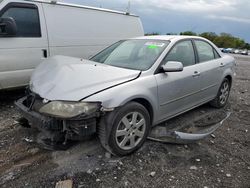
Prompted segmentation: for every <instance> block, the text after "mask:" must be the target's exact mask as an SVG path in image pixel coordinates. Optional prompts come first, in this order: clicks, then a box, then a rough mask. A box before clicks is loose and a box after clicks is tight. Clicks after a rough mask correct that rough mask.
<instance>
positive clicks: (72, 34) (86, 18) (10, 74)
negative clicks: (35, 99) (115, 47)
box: [0, 0, 144, 89]
mask: <svg viewBox="0 0 250 188" xmlns="http://www.w3.org/2000/svg"><path fill="white" fill-rule="evenodd" d="M143 35H144V31H143V27H142V24H141V21H140V18H139V17H137V16H135V15H129V14H127V13H124V12H118V11H113V10H107V9H101V8H93V7H87V6H79V5H72V4H65V3H57V2H56V1H51V2H50V1H42V0H41V1H35V0H33V1H32V0H31V1H27V0H3V1H0V44H1V45H0V89H6V88H14V87H20V86H25V85H27V84H28V82H29V80H30V76H31V73H32V71H33V69H34V68H35V67H36V66H37V65H38V64H39V63H40V62H41V61H42V60H43V59H45V58H47V57H49V56H53V55H60V54H62V55H67V56H74V57H79V58H89V56H91V55H94V54H95V53H97V52H98V51H100V50H102V49H104V48H105V47H107V46H109V45H110V44H112V43H114V42H117V41H119V40H121V39H126V38H131V37H137V36H143Z"/></svg>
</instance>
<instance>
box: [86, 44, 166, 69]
mask: <svg viewBox="0 0 250 188" xmlns="http://www.w3.org/2000/svg"><path fill="white" fill-rule="evenodd" d="M168 44H169V41H162V40H126V41H120V42H117V43H115V44H113V45H112V46H110V47H108V48H106V49H105V50H103V51H102V52H100V53H99V54H97V55H96V56H94V57H93V58H91V59H90V60H92V61H95V62H98V63H103V64H107V65H111V66H115V67H121V68H127V69H133V70H142V71H145V70H148V69H149V68H150V67H151V66H152V65H153V64H154V63H155V61H156V60H157V58H158V57H159V56H160V55H161V53H162V52H163V50H164V49H165V48H166V47H167V45H168Z"/></svg>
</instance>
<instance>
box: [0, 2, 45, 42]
mask: <svg viewBox="0 0 250 188" xmlns="http://www.w3.org/2000/svg"><path fill="white" fill-rule="evenodd" d="M7 6H8V5H7ZM0 16H1V18H6V17H12V18H13V19H14V20H15V22H16V25H17V35H16V37H41V29H40V21H39V14H38V9H37V8H36V7H35V6H34V7H33V6H32V7H25V6H23V7H22V6H21V5H20V6H16V5H13V6H9V7H8V8H7V9H6V10H5V12H4V13H3V14H2V15H0Z"/></svg>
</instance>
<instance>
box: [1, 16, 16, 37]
mask: <svg viewBox="0 0 250 188" xmlns="http://www.w3.org/2000/svg"><path fill="white" fill-rule="evenodd" d="M16 33H17V26H16V22H15V20H14V19H13V18H11V17H8V18H0V37H13V36H15V35H16Z"/></svg>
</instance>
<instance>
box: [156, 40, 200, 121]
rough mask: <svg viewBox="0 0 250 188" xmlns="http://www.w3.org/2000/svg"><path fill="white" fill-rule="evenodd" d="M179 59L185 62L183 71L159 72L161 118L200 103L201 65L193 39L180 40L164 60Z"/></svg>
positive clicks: (157, 75) (164, 61)
mask: <svg viewBox="0 0 250 188" xmlns="http://www.w3.org/2000/svg"><path fill="white" fill-rule="evenodd" d="M168 61H179V62H181V63H182V64H183V66H184V69H183V71H182V72H168V73H158V74H156V75H155V78H156V80H157V83H158V97H159V105H160V106H159V110H160V119H161V120H163V119H166V118H169V117H171V116H174V115H177V114H179V113H181V112H183V111H185V110H187V109H189V108H191V107H193V106H195V105H197V104H199V103H200V100H201V99H200V93H199V91H200V89H201V88H200V87H201V86H200V67H199V64H196V58H195V53H194V48H193V43H192V41H191V40H185V41H181V42H178V43H177V44H176V45H175V46H174V47H173V48H172V50H171V51H170V53H168V55H167V56H166V57H165V59H164V60H163V64H165V63H167V62H168Z"/></svg>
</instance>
